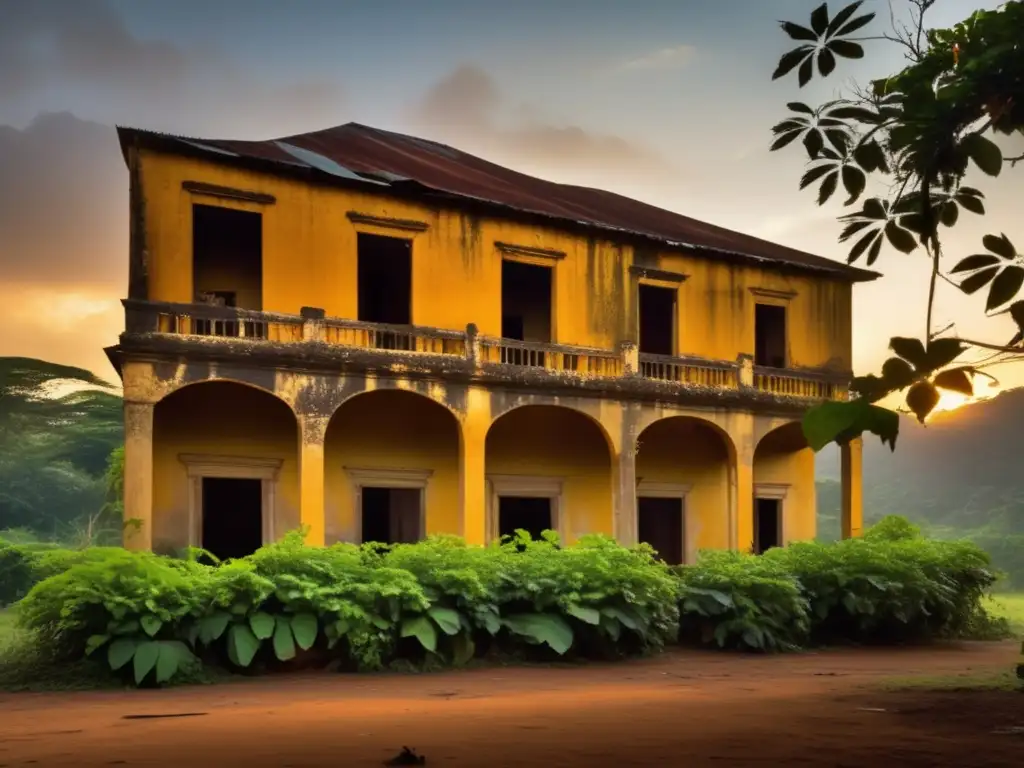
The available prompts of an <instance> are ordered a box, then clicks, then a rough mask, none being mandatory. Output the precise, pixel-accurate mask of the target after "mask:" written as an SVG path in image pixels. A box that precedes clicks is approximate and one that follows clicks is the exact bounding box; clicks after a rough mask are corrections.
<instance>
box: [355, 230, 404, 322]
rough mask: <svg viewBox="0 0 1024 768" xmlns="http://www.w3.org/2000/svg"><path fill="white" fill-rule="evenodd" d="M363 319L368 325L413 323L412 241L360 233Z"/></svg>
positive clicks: (360, 314) (361, 309) (360, 278)
mask: <svg viewBox="0 0 1024 768" xmlns="http://www.w3.org/2000/svg"><path fill="white" fill-rule="evenodd" d="M357 248H358V257H357V258H358V266H357V270H358V281H359V289H358V290H359V299H358V301H359V309H358V312H359V319H360V320H362V321H364V322H367V323H386V324H388V325H410V324H411V323H412V241H411V240H406V239H404V238H400V237H382V236H380V235H366V234H363V233H359V235H358V240H357Z"/></svg>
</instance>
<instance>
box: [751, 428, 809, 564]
mask: <svg viewBox="0 0 1024 768" xmlns="http://www.w3.org/2000/svg"><path fill="white" fill-rule="evenodd" d="M757 435H758V437H757V442H756V443H755V447H754V467H753V471H754V505H753V515H754V520H753V531H754V549H755V551H763V550H764V549H765V548H767V547H766V544H765V542H766V541H768V542H770V541H771V540H772V539H773V537H774V539H775V541H774V542H773V543H776V544H779V545H784V544H787V543H788V542H790V541H799V540H803V539H813V538H814V536H815V534H816V530H817V520H816V517H817V492H816V487H815V481H814V451H812V450H811V449H810V448H809V447H808V445H807V440H806V438H805V437H804V434H803V428H802V427H801V424H800V422H799V421H783V420H780V419H773V420H771V421H770V422H767V423H765V424H763V425H759V429H758V430H757Z"/></svg>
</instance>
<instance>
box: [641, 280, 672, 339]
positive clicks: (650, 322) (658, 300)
mask: <svg viewBox="0 0 1024 768" xmlns="http://www.w3.org/2000/svg"><path fill="white" fill-rule="evenodd" d="M676 293H677V291H676V290H674V289H672V288H661V287H658V286H656V285H644V284H641V285H640V286H639V290H638V295H637V298H638V304H639V311H638V315H639V318H640V327H639V329H638V330H639V337H640V338H639V351H640V352H641V353H642V354H645V355H666V356H670V355H674V354H675V351H676V344H675V336H676V334H675V326H676Z"/></svg>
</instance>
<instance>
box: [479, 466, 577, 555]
mask: <svg viewBox="0 0 1024 768" xmlns="http://www.w3.org/2000/svg"><path fill="white" fill-rule="evenodd" d="M502 496H513V497H520V498H525V499H549V500H550V501H551V530H553V531H555V532H557V533H558V539H559V542H560V543H561V545H562V546H565V545H566V544H568V541H567V540H566V536H565V534H566V531H565V510H564V507H565V495H564V480H563V479H562V478H560V477H544V476H529V475H487V513H486V514H487V519H486V520H485V525H484V539H485V541H487V542H489V543H490V542H493V541H497V540H498V531H499V530H500V528H499V525H498V522H499V521H498V518H499V515H500V514H501V497H502Z"/></svg>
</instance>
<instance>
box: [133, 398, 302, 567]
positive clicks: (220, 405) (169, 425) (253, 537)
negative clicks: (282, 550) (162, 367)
mask: <svg viewBox="0 0 1024 768" xmlns="http://www.w3.org/2000/svg"><path fill="white" fill-rule="evenodd" d="M298 525H299V481H298V426H297V422H296V420H295V415H294V414H293V413H292V410H291V408H289V407H288V405H287V404H286V403H285V402H283V401H282V400H280V399H279V398H277V397H276V396H274V395H272V394H270V393H269V392H265V391H263V390H260V389H257V388H255V387H252V386H249V385H246V384H240V383H237V382H231V381H206V382H199V383H196V384H191V385H189V386H186V387H183V388H182V389H179V390H177V391H176V392H173V393H171V394H170V395H168V396H167V397H165V398H164V399H163V400H161V401H160V402H159V403H157V404H156V408H155V410H154V414H153V548H154V550H157V551H174V550H178V549H180V548H182V547H185V546H188V545H192V546H201V547H203V548H205V549H208V550H209V551H210V552H212V553H213V554H214V555H216V556H217V557H219V558H229V557H242V556H244V555H247V554H251V553H252V552H254V551H255V550H257V549H259V547H260V546H262V545H263V544H265V543H269V542H271V541H273V540H274V539H275V538H278V537H280V536H281V535H282V534H283V533H285V532H287V531H288V530H290V529H293V528H296V527H298Z"/></svg>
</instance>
